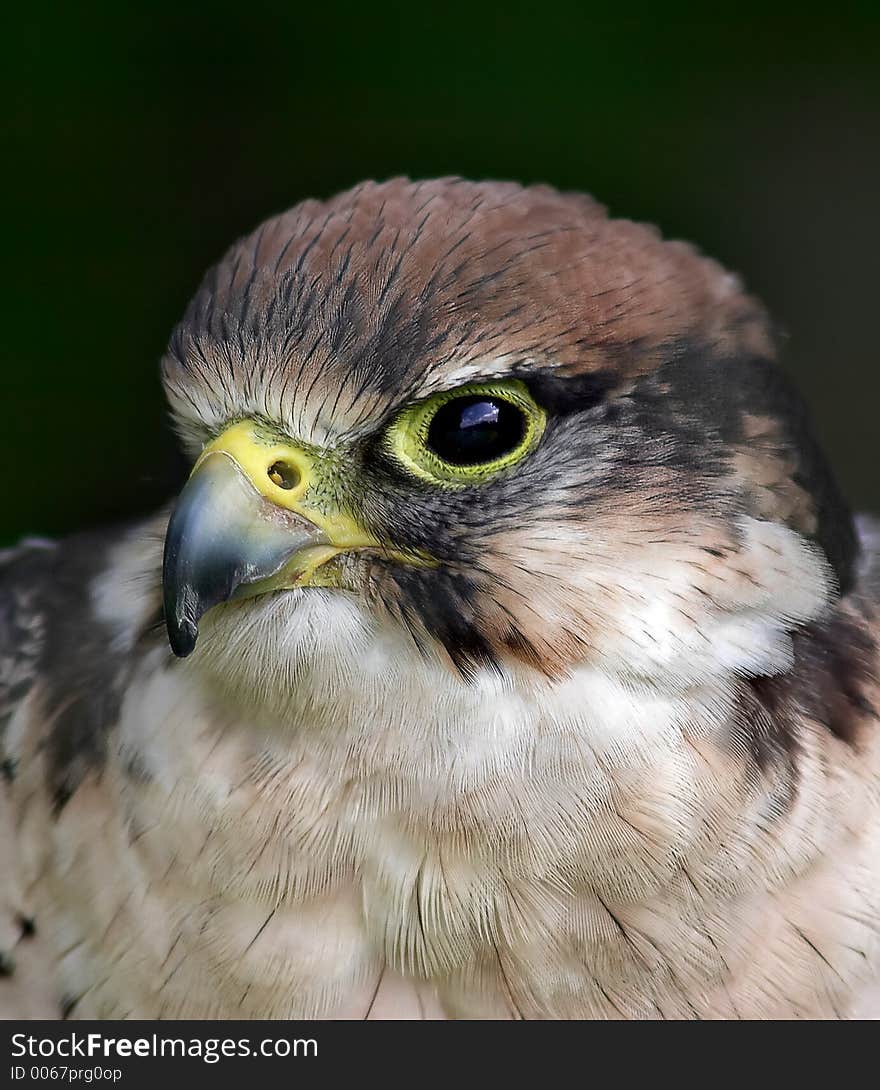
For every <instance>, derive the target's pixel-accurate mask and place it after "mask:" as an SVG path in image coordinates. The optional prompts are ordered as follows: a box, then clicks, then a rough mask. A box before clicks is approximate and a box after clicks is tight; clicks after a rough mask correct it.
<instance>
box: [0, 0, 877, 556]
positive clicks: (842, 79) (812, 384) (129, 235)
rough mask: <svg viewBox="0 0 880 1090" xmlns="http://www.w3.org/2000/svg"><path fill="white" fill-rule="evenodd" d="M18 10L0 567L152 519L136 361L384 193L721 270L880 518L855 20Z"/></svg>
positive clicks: (152, 377)
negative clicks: (657, 228)
mask: <svg viewBox="0 0 880 1090" xmlns="http://www.w3.org/2000/svg"><path fill="white" fill-rule="evenodd" d="M23 6H24V5H22V7H23ZM28 6H29V7H32V8H34V10H33V11H32V12H31V13H30V14H27V13H24V12H22V11H20V12H18V13H17V14H15V15H10V14H8V13H7V15H6V17H5V19H6V22H5V24H4V27H3V35H4V39H5V41H4V44H3V52H4V57H3V69H4V71H5V72H6V73H7V77H8V78H10V80H11V82H10V86H9V88H8V90H7V92H6V93H5V94H4V102H5V103H6V104H7V105H8V108H9V114H10V117H9V120H10V122H11V125H10V132H9V136H8V138H7V139H6V141H5V150H6V153H7V154H6V155H5V156H4V160H5V164H6V165H5V168H4V180H5V182H6V187H5V188H6V190H7V194H6V199H5V202H4V204H5V208H4V211H5V241H6V261H5V263H4V264H5V267H6V271H7V274H8V282H7V286H6V289H5V291H4V292H3V297H4V299H5V302H6V304H7V307H6V308H5V309H6V313H5V320H4V323H3V334H4V335H3V339H2V343H3V348H4V360H3V370H2V398H3V415H2V420H3V424H2V430H0V458H2V466H3V473H4V490H3V502H2V508H0V511H2V513H0V541H4V540H10V539H13V538H15V537H17V536H18V535H20V534H22V533H35V532H42V533H52V534H55V533H59V532H63V531H67V530H70V529H75V528H78V527H83V526H86V525H89V524H92V523H94V522H97V521H101V520H106V519H112V518H119V517H123V516H127V515H129V514H132V513H135V512H139V511H146V510H148V509H149V508H150V507H152V506H154V505H155V504H157V503H158V502H160V501H161V499H162V498H163V497H164V496H165V495H166V494H168V493H169V491H170V490H171V489H172V488H173V487H174V486H175V483H176V480H177V475H178V473H179V472H180V467H179V465H178V463H177V462H176V456H175V447H174V443H173V440H172V438H171V437H170V434H169V432H168V429H167V427H166V425H165V422H164V411H163V405H162V398H161V393H160V390H159V386H158V381H157V368H156V363H157V359H158V357H159V355H160V354H161V351H162V348H163V346H164V342H165V340H166V338H167V336H168V333H169V332H170V329H171V327H172V325H173V323H174V322H175V321H176V319H177V318H178V316H179V315H180V313H181V311H182V309H183V307H184V305H185V303H186V301H187V298H188V296H189V295H190V293H191V292H192V291H193V290H194V288H195V287H196V284H197V282H198V280H199V278H200V276H201V274H202V272H203V271H204V269H205V268H206V266H207V265H208V264H210V263H211V262H213V261H214V260H215V259H216V258H217V257H218V256H219V254H220V253H221V252H222V250H223V249H224V248H225V247H226V245H227V244H228V243H229V242H230V241H231V240H232V239H233V238H234V237H236V236H237V235H239V234H241V233H242V232H244V231H246V230H248V229H250V228H251V227H252V226H253V225H255V224H256V223H257V222H258V221H259V220H260V219H262V218H263V217H265V216H266V215H268V214H269V213H272V212H275V211H277V210H280V209H282V208H284V207H285V206H287V205H290V204H292V203H293V202H295V201H297V200H299V199H300V198H301V197H304V196H306V195H319V196H320V195H327V194H330V193H332V192H333V191H335V190H337V189H339V188H341V187H344V186H348V185H349V184H351V183H353V182H355V181H357V180H359V179H360V178H362V177H364V176H372V177H385V176H388V175H390V174H394V173H408V174H411V175H414V176H426V175H432V174H440V173H452V172H454V173H462V174H465V175H469V176H472V177H487V176H491V177H503V178H516V179H520V180H522V181H533V180H543V181H548V182H552V183H554V184H556V185H559V186H563V187H568V188H577V189H586V190H589V191H591V192H592V193H594V194H595V195H596V196H598V197H599V198H600V199H601V200H602V201H604V202H605V203H607V204H608V205H609V206H610V207H611V209H612V210H613V211H614V212H615V213H617V214H620V215H626V216H631V217H634V218H637V219H647V220H653V221H655V222H657V223H659V224H660V225H661V226H662V228H663V230H664V231H665V232H666V233H667V234H669V235H672V236H681V237H686V238H689V239H692V240H694V241H696V242H698V243H699V244H700V246H701V247H702V248H703V249H705V250H707V251H708V252H710V253H712V254H713V255H715V256H717V257H719V258H720V259H721V260H723V261H724V262H725V263H726V264H728V265H729V266H731V267H732V268H734V269H737V270H739V271H740V272H741V273H742V274H743V275H744V277H745V278H746V281H747V283H748V284H749V285H750V287H751V288H752V289H753V290H755V291H756V292H757V293H759V294H760V295H761V296H762V297H763V298H764V299H765V300H766V302H767V303H768V304H769V305H770V306H771V308H772V310H773V311H774V313H775V314H776V315H777V317H778V319H779V320H780V322H781V323H782V324H783V325H784V327H785V328H787V329H788V331H789V332H790V335H791V340H790V350H789V366H790V367H791V369H792V370H793V371H794V372H795V373H796V374H797V376H798V378H799V381H800V384H801V386H802V388H803V389H804V391H805V392H806V394H807V397H808V399H809V401H810V402H811V404H812V405H813V408H814V412H815V415H816V418H817V423H818V428H819V431H820V433H821V434H822V436H823V437H824V439H825V442H826V444H827V446H828V447H829V449H830V451H831V454H832V457H833V459H834V461H835V463H836V465H837V466H838V470H839V474H840V476H841V478H842V480H843V482H844V485H845V488H846V490H847V491H848V493H849V494H850V496H851V497H852V499H853V500H854V501H855V502H856V503H857V504H858V505H860V506H873V507H874V508H875V509H878V510H880V484H878V481H877V472H876V469H875V465H876V457H875V455H874V443H875V431H876V427H875V415H876V400H877V391H878V381H877V365H878V361H880V353H878V349H877V343H876V330H877V323H878V309H880V305H878V299H877V295H878V285H880V276H878V258H880V215H878V199H880V139H878V136H880V48H878V43H880V27H878V16H877V15H874V14H872V12H873V11H875V10H876V9H877V5H876V4H875V3H872V4H865V5H863V6H862V7H855V8H854V7H852V6H849V7H845V8H844V7H839V8H830V9H829V12H830V14H828V16H827V17H826V19H825V20H824V21H820V22H817V21H815V19H814V20H809V19H808V17H807V16H806V15H805V14H803V12H805V11H806V10H807V9H806V8H802V9H801V12H802V14H801V15H800V16H796V15H794V14H792V15H790V16H789V17H787V18H782V17H780V18H779V19H778V20H776V21H775V22H770V21H768V20H767V18H766V17H763V18H757V19H756V18H754V17H752V16H750V15H749V14H748V12H747V11H746V10H745V9H744V8H741V7H739V6H737V7H735V8H732V9H731V10H733V11H735V12H736V13H737V15H738V19H737V21H735V22H728V23H721V22H718V21H706V20H704V21H694V19H693V18H692V17H690V15H689V10H690V9H683V8H677V7H676V6H675V5H669V4H655V5H652V7H651V8H647V7H646V8H645V12H649V11H652V10H653V11H654V13H655V14H654V17H653V18H651V17H649V16H648V15H647V14H646V15H644V16H642V17H640V16H639V15H638V14H635V13H636V12H637V11H638V9H637V8H634V7H633V6H632V4H627V5H620V6H619V10H620V11H621V12H623V11H626V12H627V13H628V14H627V17H624V16H623V15H620V16H618V17H616V18H615V17H612V16H609V15H605V16H603V17H598V16H597V15H596V14H595V11H596V10H598V9H596V8H595V7H591V6H589V5H574V4H572V5H564V4H552V3H548V4H541V5H534V6H515V5H514V6H510V5H506V6H501V5H488V4H479V3H472V4H467V5H454V4H451V5H450V4H447V5H431V6H429V7H425V6H424V5H421V4H417V3H411V4H408V5H399V6H398V5H388V4H371V3H365V4H363V5H361V6H360V7H358V8H352V7H350V6H348V5H345V6H342V5H334V4H324V5H319V4H315V5H310V6H308V7H306V6H302V5H298V4H295V3H286V4H280V3H279V4H274V5H273V4H267V3H239V4H238V5H236V6H234V7H232V6H228V7H227V6H224V5H223V4H212V5H210V6H187V5H184V4H179V5H175V6H171V5H167V6H166V5H163V4H150V5H146V4H144V5H140V6H134V5H122V4H117V5H115V6H113V7H111V6H109V5H107V6H95V5H83V4H67V5H64V6H62V5H60V4H58V5H57V6H49V7H42V8H36V7H34V6H33V5H28ZM791 11H792V12H796V11H797V9H795V8H792V9H791Z"/></svg>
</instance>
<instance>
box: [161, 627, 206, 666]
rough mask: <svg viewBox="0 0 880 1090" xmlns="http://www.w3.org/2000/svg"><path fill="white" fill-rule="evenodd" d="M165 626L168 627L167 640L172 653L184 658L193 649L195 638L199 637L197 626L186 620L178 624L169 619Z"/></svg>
mask: <svg viewBox="0 0 880 1090" xmlns="http://www.w3.org/2000/svg"><path fill="white" fill-rule="evenodd" d="M166 627H167V629H168V642H169V644H170V645H171V650H172V651H173V652H174V654H175V655H176V656H177V657H178V658H179V659H185V658H187V657H188V656H189V655H191V654H192V653H193V650H194V649H195V646H196V640H197V639H198V638H199V629H198V626H197V625H194V624H192V625H191V624H187V623H186V622H183V623H179V624H178V623H174V622H172V621H170V620H169V622H168V623H167V624H166Z"/></svg>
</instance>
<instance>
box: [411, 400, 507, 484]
mask: <svg viewBox="0 0 880 1090" xmlns="http://www.w3.org/2000/svg"><path fill="white" fill-rule="evenodd" d="M525 431H526V421H525V416H524V414H523V412H522V410H521V409H518V408H517V407H516V406H515V405H511V404H510V403H509V402H508V401H503V400H501V399H500V398H494V397H485V396H481V395H479V394H472V395H471V396H470V397H457V398H454V399H453V400H452V401H447V402H446V404H445V405H442V406H441V407H440V408H439V409H438V410H437V412H436V413H435V414H434V417H433V419H432V420H431V423H430V425H429V426H428V447H429V449H430V450H432V451H433V452H434V453H435V454H436V455H437V457H438V458H442V459H443V461H444V462H449V463H451V464H452V465H454V466H476V465H481V464H482V463H483V462H494V461H495V459H496V458H501V457H503V456H504V455H505V454H508V453H509V452H510V451H512V450H514V449H515V448H516V447H517V446H519V444H520V443H521V442H522V438H523V436H524V435H525Z"/></svg>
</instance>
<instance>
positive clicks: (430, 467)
mask: <svg viewBox="0 0 880 1090" xmlns="http://www.w3.org/2000/svg"><path fill="white" fill-rule="evenodd" d="M471 395H479V396H484V397H487V398H495V399H497V400H501V401H506V402H508V403H509V404H510V405H513V406H514V407H516V408H517V409H519V410H520V411H521V412H522V414H523V419H524V422H525V428H524V432H523V437H522V439H521V440H520V442H519V443H518V444H517V446H516V447H514V449H513V450H510V451H508V452H507V453H506V454H504V455H502V456H501V457H500V458H496V459H494V460H492V461H488V462H481V463H479V464H478V465H453V464H452V463H451V462H447V461H445V460H444V459H442V458H440V457H439V456H438V455H437V454H435V453H434V452H433V451H432V450H431V449H430V448H429V447H428V445H427V436H428V429H429V428H430V426H431V421H432V420H433V418H434V416H435V415H436V413H437V412H438V410H439V409H441V408H442V407H443V406H444V405H446V404H447V403H448V402H450V401H453V400H455V399H456V398H460V397H470V396H471ZM546 424H547V414H546V413H545V412H544V410H543V409H542V408H541V406H540V405H538V403H537V402H536V401H535V399H534V398H533V397H532V395H531V394H530V393H529V390H528V387H527V386H526V385H525V383H523V382H520V381H519V380H518V379H501V380H499V381H497V382H476V383H470V384H469V385H466V386H459V387H457V388H456V389H454V390H444V391H442V392H441V393H438V394H434V395H432V396H431V397H428V398H426V399H425V400H424V401H419V402H417V403H416V404H415V405H410V406H409V407H408V408H406V409H404V410H403V412H402V413H400V415H399V416H398V417H397V418H396V419H395V420H394V421H393V422H392V424H391V426H390V427H389V428H388V430H387V432H386V433H385V446H386V450H388V451H389V453H390V454H391V455H393V456H394V457H395V458H396V459H397V460H398V461H399V462H400V463H401V464H402V465H403V466H404V467H405V468H406V469H408V470H409V471H410V472H411V473H414V474H415V475H416V476H417V477H420V478H421V479H422V480H424V481H428V482H430V483H431V484H434V485H439V486H440V487H443V488H466V487H467V486H468V485H475V484H481V483H482V482H483V481H485V480H487V479H489V478H491V477H494V476H495V475H496V474H498V473H502V472H503V471H504V470H506V469H509V468H510V467H512V466H514V465H516V464H517V463H519V462H521V461H522V459H523V458H525V456H526V455H527V454H530V453H531V452H532V451H533V450H534V449H535V447H536V446H537V445H538V441H539V440H540V438H541V436H542V435H543V433H544V428H545V427H546Z"/></svg>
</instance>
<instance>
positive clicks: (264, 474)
mask: <svg viewBox="0 0 880 1090" xmlns="http://www.w3.org/2000/svg"><path fill="white" fill-rule="evenodd" d="M219 452H222V453H224V454H228V455H229V457H230V458H232V459H233V460H234V461H235V462H236V463H237V464H238V465H239V466H240V468H241V470H242V472H243V473H244V474H245V476H246V477H247V478H248V480H249V481H250V482H251V484H252V485H253V486H254V488H256V490H257V491H258V492H259V493H260V494H261V495H263V496H265V497H266V499H267V500H269V501H270V502H271V503H274V504H275V505H276V506H278V507H284V508H286V509H287V510H289V511H295V512H296V513H297V514H298V515H302V516H303V517H304V518H307V519H308V520H309V521H310V522H311V523H313V524H314V525H315V526H317V527H318V529H319V530H323V531H324V533H325V534H326V535H327V537H328V538H329V539H330V540H331V541H332V542H333V545H334V546H335V549H336V550H337V551H338V550H344V549H364V548H370V547H373V546H377V545H378V544H379V542H378V541H377V540H376V538H375V537H373V535H372V534H370V533H369V532H368V531H366V530H364V529H363V528H362V527H361V526H359V525H358V523H357V522H355V520H354V519H353V518H352V517H351V516H350V515H348V514H347V513H346V512H345V511H341V510H338V509H336V510H330V511H328V510H326V508H325V507H323V506H322V507H321V508H318V507H315V506H312V504H310V503H309V499H308V492H309V488H310V487H311V486H312V485H313V484H315V483H316V481H317V480H318V479H319V478H320V475H321V472H322V466H321V464H320V458H319V457H318V456H316V455H315V454H313V453H312V452H311V451H310V450H309V449H308V448H306V447H304V446H299V445H298V444H295V443H285V442H279V441H278V440H277V438H276V437H275V436H273V435H271V433H269V432H268V431H267V430H266V429H265V428H263V427H261V426H260V425H259V424H257V423H256V422H255V421H253V420H241V421H239V422H238V423H237V424H232V425H231V426H230V427H228V428H227V429H226V430H225V431H224V432H222V433H221V434H220V435H218V436H217V438H216V439H214V440H213V441H212V442H210V443H208V444H207V446H206V447H205V448H204V450H203V451H202V453H201V456H200V457H199V460H198V461H197V462H196V465H195V468H194V469H193V472H195V471H196V469H198V467H199V465H200V464H201V463H202V461H203V460H204V459H205V458H207V457H208V455H209V454H215V453H219Z"/></svg>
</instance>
